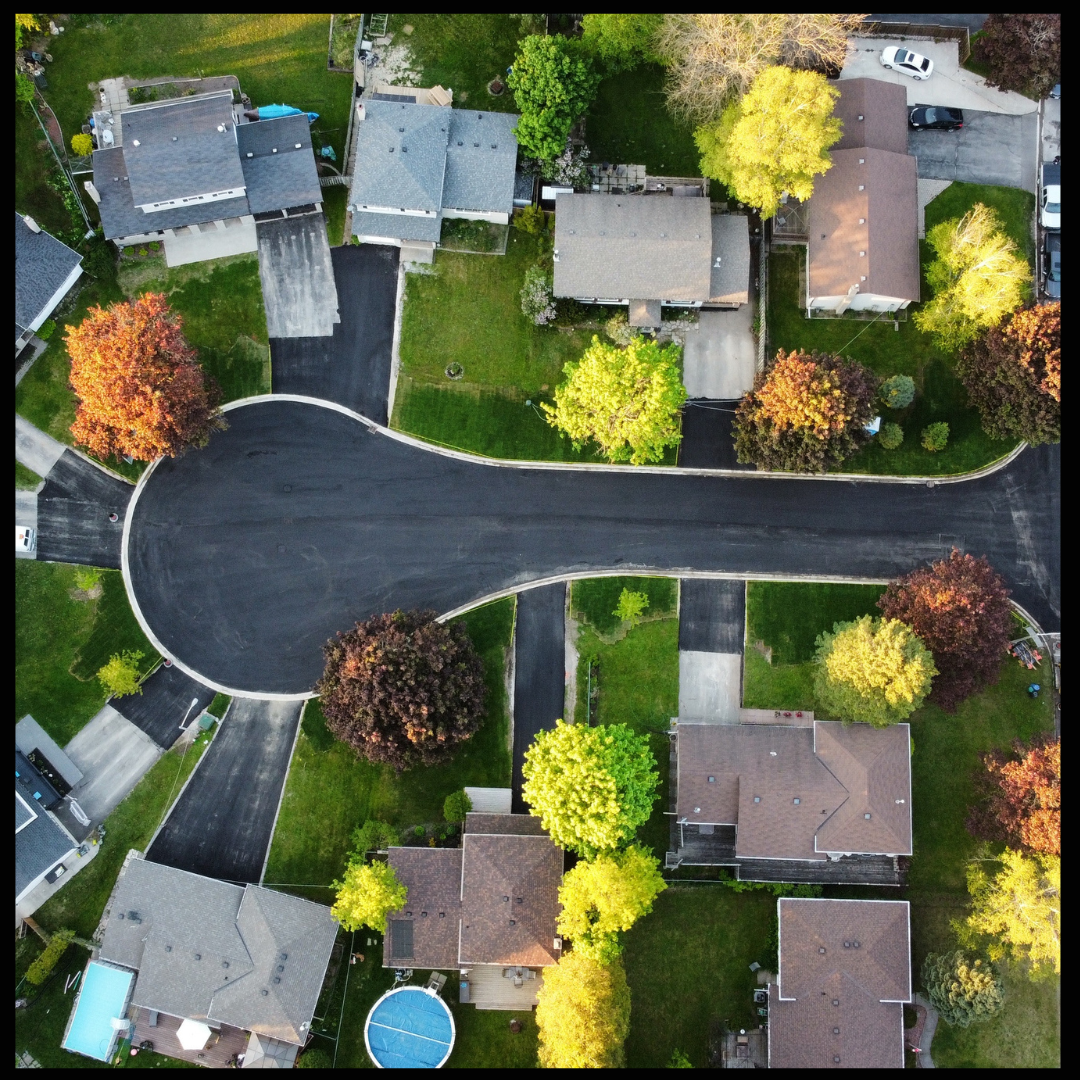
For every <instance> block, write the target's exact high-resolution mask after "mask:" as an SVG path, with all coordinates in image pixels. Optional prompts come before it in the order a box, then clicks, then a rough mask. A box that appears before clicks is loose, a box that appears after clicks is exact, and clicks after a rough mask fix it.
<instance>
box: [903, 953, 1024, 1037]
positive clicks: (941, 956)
mask: <svg viewBox="0 0 1080 1080" xmlns="http://www.w3.org/2000/svg"><path fill="white" fill-rule="evenodd" d="M922 980H923V986H924V987H925V988H926V996H927V997H928V998H929V999H930V1001H931V1003H932V1004H933V1006H934V1008H935V1009H937V1011H938V1012H939V1013H940V1014H941V1018H942V1019H943V1020H944V1021H945V1022H946V1023H947V1024H952V1025H953V1027H965V1028H966V1027H968V1026H969V1025H970V1024H974V1023H979V1022H980V1021H983V1020H989V1019H990V1018H991V1017H992V1016H996V1015H997V1014H998V1013H999V1012H1001V1009H1002V1006H1003V1005H1004V1003H1005V992H1004V989H1003V988H1002V985H1001V983H1000V982H999V981H998V979H997V977H996V975H995V974H994V969H993V968H992V967H991V966H990V965H989V964H985V965H984V964H983V962H982V960H970V959H969V958H968V957H967V955H966V954H965V953H964V952H963V951H961V950H959V949H958V950H957V951H956V952H949V953H929V954H928V955H927V957H926V960H925V961H924V963H923V969H922Z"/></svg>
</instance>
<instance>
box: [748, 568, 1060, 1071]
mask: <svg viewBox="0 0 1080 1080" xmlns="http://www.w3.org/2000/svg"><path fill="white" fill-rule="evenodd" d="M875 592H880V590H875V589H873V588H870V587H866V586H853V585H795V584H786V583H783V584H782V583H775V582H751V583H750V585H749V587H748V590H747V621H748V637H749V640H750V641H751V642H753V641H757V640H763V641H764V643H765V644H766V645H770V646H772V648H773V663H772V665H770V664H769V663H767V661H766V660H765V658H764V657H763V656H761V655H760V654H759V653H758V652H757V651H755V650H754V649H752V648H751V649H748V651H747V655H746V668H745V686H744V704H746V705H747V706H750V707H759V708H789V709H794V708H804V709H812V708H814V707H815V700H814V691H813V664H812V663H810V662H807V660H806V658H807V657H809V656H811V655H812V647H811V645H810V642H811V640H812V637H813V636H814V635H816V634H817V633H820V632H821V631H823V630H828V629H830V628H831V625H832V623H833V621H835V619H836V618H841V617H842V618H851V617H853V616H855V615H857V614H859V613H861V612H865V613H871V614H873V613H876V610H877V609H876V608H875V606H874V599H875ZM1034 678H1035V679H1036V680H1037V681H1039V682H1042V683H1044V684H1048V683H1050V681H1051V675H1050V674H1049V671H1048V670H1043V671H1042V672H1041V673H1040V674H1039V675H1035V676H1034ZM1032 679H1033V675H1032V673H1031V672H1029V671H1027V670H1025V669H1023V668H1021V667H1020V666H1019V664H1017V663H1016V662H1015V661H1014V660H1006V661H1004V662H1003V664H1002V668H1001V675H1000V679H999V681H998V683H997V684H996V685H993V686H990V687H987V688H986V689H985V690H983V691H982V693H980V694H977V695H976V696H974V697H972V698H969V699H968V700H967V701H966V702H964V703H963V704H962V705H961V706H960V707H959V708H958V709H957V711H956V713H955V714H953V715H949V714H947V713H945V712H943V711H942V710H941V709H939V708H938V707H937V706H935V705H924V706H923V707H922V708H921V709H919V710H918V711H917V712H916V713H914V714H913V715H912V717H911V721H910V723H911V730H912V741H913V744H914V754H913V756H912V762H911V767H912V808H913V813H914V822H913V825H914V850H915V854H914V857H913V859H912V863H911V871H910V875H909V882H908V887H907V889H906V890H904V893H903V895H904V897H905V898H906V899H908V900H910V901H911V906H912V913H911V914H912V918H911V927H912V964H913V969H914V972H915V975H916V985H918V972H919V970H920V969H921V967H922V962H923V959H924V957H925V956H926V954H927V952H932V951H937V952H941V951H944V950H946V949H949V948H952V947H955V945H954V937H953V934H952V931H951V930H950V927H949V922H950V920H951V919H958V918H963V917H964V914H965V912H966V910H967V904H968V894H967V886H966V877H965V868H966V865H967V862H968V860H969V859H970V857H971V856H972V854H973V853H974V851H975V840H974V839H973V838H972V837H971V836H970V835H969V834H968V832H967V830H966V829H965V828H964V820H965V818H966V816H967V812H968V807H969V805H970V803H971V801H972V799H973V787H972V782H971V776H972V774H973V773H974V772H975V770H976V769H977V768H978V767H979V757H978V755H979V753H980V752H982V751H984V750H989V749H992V748H995V747H1002V748H1003V747H1008V746H1009V745H1010V744H1011V742H1012V740H1013V739H1016V738H1020V739H1028V738H1030V737H1031V736H1032V735H1034V734H1036V733H1038V732H1041V731H1048V730H1051V729H1052V728H1053V707H1052V703H1051V701H1050V700H1049V698H1048V697H1042V698H1040V699H1038V700H1036V701H1033V700H1032V699H1031V698H1029V697H1028V695H1027V694H1026V693H1025V689H1026V687H1027V685H1028V683H1030V682H1031V681H1032ZM829 895H837V896H847V895H868V896H874V895H877V893H876V891H875V890H846V891H845V890H840V889H834V890H830V891H829ZM1003 973H1004V977H1005V979H1006V983H1007V985H1009V987H1010V988H1011V990H1012V993H1011V994H1010V997H1009V1003H1008V1005H1007V1006H1006V1009H1005V1011H1004V1012H1003V1013H1002V1014H1001V1016H1000V1017H999V1018H997V1019H996V1020H995V1021H993V1022H992V1023H989V1024H983V1025H977V1026H974V1027H971V1028H969V1029H967V1030H966V1031H961V1030H959V1029H956V1030H954V1029H951V1028H949V1027H948V1026H947V1025H944V1024H943V1025H941V1026H939V1028H938V1033H939V1034H938V1036H937V1038H936V1039H935V1041H934V1056H935V1060H938V1057H939V1049H940V1053H941V1058H940V1060H939V1061H938V1063H939V1064H942V1065H951V1066H955V1067H981V1068H989V1067H998V1068H1003V1067H1048V1066H1050V1065H1052V1064H1055V1063H1056V1061H1057V1053H1058V1045H1057V1029H1056V1016H1057V1005H1056V993H1057V987H1056V984H1055V983H1053V982H1031V981H1029V980H1028V979H1027V978H1026V977H1025V976H1024V974H1023V972H1021V971H1019V970H1018V969H1017V968H1016V967H1010V966H1005V967H1004V969H1003Z"/></svg>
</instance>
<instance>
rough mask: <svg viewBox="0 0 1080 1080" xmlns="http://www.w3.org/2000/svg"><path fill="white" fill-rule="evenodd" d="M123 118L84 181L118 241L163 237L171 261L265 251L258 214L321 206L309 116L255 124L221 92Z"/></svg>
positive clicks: (106, 134)
mask: <svg viewBox="0 0 1080 1080" xmlns="http://www.w3.org/2000/svg"><path fill="white" fill-rule="evenodd" d="M120 120H121V123H120V124H119V125H114V127H113V128H110V129H108V130H106V129H105V128H104V127H102V131H101V133H100V135H99V136H98V139H99V148H98V149H97V150H95V151H94V156H93V164H94V179H93V181H92V182H88V183H87V184H86V190H87V192H88V194H89V195H90V196H91V198H92V199H93V200H94V202H95V203H97V206H98V210H99V212H100V214H101V224H102V228H103V229H104V232H105V236H106V238H107V239H109V240H112V241H113V242H114V243H115V244H116V245H117V247H121V248H123V247H129V246H133V245H144V244H147V243H150V242H153V241H159V242H161V243H162V245H163V247H164V249H165V258H166V261H167V262H168V264H169V265H170V266H178V265H182V264H184V263H190V262H199V261H202V260H204V259H217V258H222V257H223V256H226V255H239V254H243V253H247V252H254V251H256V250H258V240H257V237H256V230H255V223H256V221H259V220H265V219H268V218H280V217H283V216H287V215H288V214H290V213H294V214H295V213H310V212H314V211H316V210H318V209H320V207H321V206H322V193H321V188H320V186H319V176H318V170H317V169H316V167H315V158H314V154H313V151H312V144H311V132H310V130H309V125H308V119H307V117H306V115H304V114H298V115H292V116H282V117H277V118H274V119H270V120H257V121H251V120H249V118H248V117H247V116H245V114H244V113H243V112H242V111H241V110H240V109H238V108H236V107H234V106H233V102H232V92H231V91H217V92H213V93H207V94H199V95H195V96H193V97H184V98H178V99H174V100H169V101H161V102H151V103H149V104H146V105H135V106H131V107H130V108H127V109H124V110H123V111H122V112H121V114H120ZM120 131H122V137H121V136H118V135H117V134H115V132H120Z"/></svg>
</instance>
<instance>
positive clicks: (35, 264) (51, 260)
mask: <svg viewBox="0 0 1080 1080" xmlns="http://www.w3.org/2000/svg"><path fill="white" fill-rule="evenodd" d="M80 274H82V256H81V255H80V254H79V253H78V252H77V251H72V250H71V248H69V247H68V246H67V244H62V243H61V242H60V241H59V240H57V239H56V237H55V236H50V235H49V233H47V232H45V230H44V229H42V227H41V226H40V225H39V224H38V223H37V222H36V221H35V220H34V219H33V218H32V217H24V216H23V215H22V214H16V215H15V355H16V356H18V355H19V353H20V352H22V350H23V349H24V348H25V347H26V345H27V344H28V343H29V341H30V339H31V338H32V337H33V336H34V334H35V332H36V331H38V330H39V329H41V326H42V324H43V323H44V322H45V320H46V319H48V317H49V316H50V315H51V314H52V313H53V311H54V310H55V309H56V306H57V304H59V303H60V301H61V300H63V299H64V297H65V296H67V294H68V293H69V292H70V291H71V288H72V286H73V285H74V284H75V282H76V281H78V279H79V275H80Z"/></svg>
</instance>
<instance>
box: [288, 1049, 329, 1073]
mask: <svg viewBox="0 0 1080 1080" xmlns="http://www.w3.org/2000/svg"><path fill="white" fill-rule="evenodd" d="M295 1067H296V1068H297V1069H332V1068H333V1067H334V1058H333V1056H332V1055H331V1054H330V1052H329V1051H328V1050H324V1049H323V1048H322V1047H321V1046H313V1047H311V1049H310V1050H305V1051H304V1052H303V1053H302V1054H301V1055H300V1056H299V1057H298V1058H297V1059H296V1066H295Z"/></svg>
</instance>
